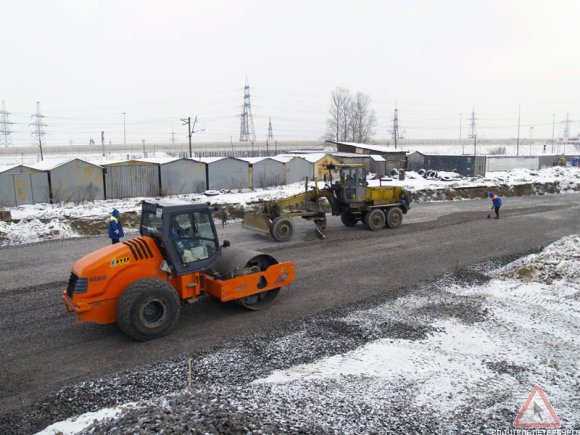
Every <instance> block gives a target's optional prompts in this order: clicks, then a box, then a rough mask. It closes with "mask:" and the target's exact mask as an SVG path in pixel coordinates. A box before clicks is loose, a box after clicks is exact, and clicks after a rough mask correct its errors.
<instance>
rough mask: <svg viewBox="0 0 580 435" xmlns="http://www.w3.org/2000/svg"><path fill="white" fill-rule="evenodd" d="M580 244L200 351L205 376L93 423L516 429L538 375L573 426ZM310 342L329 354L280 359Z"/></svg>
mask: <svg viewBox="0 0 580 435" xmlns="http://www.w3.org/2000/svg"><path fill="white" fill-rule="evenodd" d="M579 252H580V235H574V236H569V237H566V238H564V239H562V240H560V241H558V242H556V243H554V244H552V245H550V246H549V247H547V248H546V249H545V250H544V251H543V252H542V253H540V254H534V255H530V256H527V257H525V258H522V259H520V260H518V261H516V262H513V263H511V264H509V265H507V266H505V267H502V268H500V269H498V270H495V271H492V273H491V275H492V276H494V278H492V279H490V278H489V277H486V276H484V275H482V274H481V273H480V272H477V270H476V269H474V270H473V271H471V272H469V273H472V274H473V276H475V277H476V278H477V279H475V280H474V279H471V280H470V279H467V278H466V277H464V278H461V275H449V276H446V277H444V278H442V279H441V280H439V281H437V282H435V283H431V284H426V285H425V286H424V287H422V288H418V289H413V290H412V291H409V292H407V293H401V294H400V295H399V296H398V297H391V298H390V299H389V300H388V302H386V303H382V304H380V305H378V306H375V307H372V308H367V309H362V310H358V311H353V312H350V313H348V314H346V315H342V316H336V317H330V318H324V317H323V318H320V319H318V320H313V321H312V322H313V323H312V325H311V328H309V327H303V328H301V329H300V330H299V331H294V332H293V333H290V334H288V335H286V336H285V337H281V338H280V337H278V338H276V339H275V341H272V342H266V341H264V340H248V341H247V342H242V343H240V344H239V346H240V347H239V348H237V349H236V348H233V349H230V348H228V349H225V350H222V351H219V352H217V353H214V354H211V355H208V356H207V357H206V358H203V359H201V360H199V361H197V362H196V366H202V367H203V369H202V371H201V372H200V374H201V373H203V374H204V376H199V377H196V378H195V379H196V380H197V382H196V383H195V384H194V385H193V386H192V387H191V388H190V389H187V390H184V391H183V392H182V393H181V394H178V395H167V396H165V397H160V398H158V399H155V400H150V401H146V402H142V403H140V404H139V410H137V411H135V410H128V411H127V410H123V411H122V412H121V414H120V415H119V416H116V417H113V418H110V417H108V415H103V416H101V417H102V418H103V420H102V421H100V422H95V423H94V425H93V426H92V427H91V428H90V429H89V430H92V431H95V432H97V433H116V432H123V431H125V430H130V429H131V428H134V427H135V425H139V427H141V428H142V429H143V430H145V431H152V432H153V431H155V432H156V431H172V430H177V431H179V430H182V429H183V430H185V431H187V430H191V431H201V432H214V431H230V432H248V431H263V432H266V433H270V432H273V433H276V432H278V433H279V432H284V431H289V432H299V431H305V432H317V433H328V432H336V431H339V432H341V433H369V432H370V433H376V432H379V433H384V432H389V431H401V432H404V431H408V432H410V433H415V432H444V433H449V432H468V433H489V431H491V430H499V429H510V428H512V423H513V421H514V419H515V418H516V416H517V415H518V412H519V410H520V409H521V408H522V405H523V404H524V403H525V401H526V399H527V397H528V395H529V394H530V392H531V391H532V388H533V387H534V386H535V385H540V386H541V388H542V389H543V391H544V392H545V394H546V396H547V398H548V400H549V402H550V404H551V406H552V407H553V408H554V411H555V412H556V414H557V416H558V417H559V419H560V420H561V422H562V429H577V428H578V427H579V426H580V415H579V414H578V409H577V403H576V402H575V401H574V400H573V398H574V397H578V395H579V394H580V383H579V381H578V354H579V353H580V340H579V339H578V337H579V336H580V262H579V261H577V258H578V254H579ZM547 260H549V261H547ZM540 264H542V265H543V266H542V268H539V265H540ZM526 267H527V268H530V269H532V268H534V269H538V270H539V272H538V273H537V274H536V275H534V281H529V280H528V279H525V280H520V279H517V277H518V276H519V274H518V273H517V271H518V270H521V269H522V268H526ZM554 271H557V273H556V274H554ZM556 276H557V278H556ZM548 281H549V282H550V284H548ZM470 283H471V284H470ZM325 331H326V332H325ZM328 331H330V335H325V334H327V333H328ZM333 332H334V333H333ZM365 337H366V339H365ZM369 337H378V338H376V339H375V338H370V339H369ZM357 340H359V342H360V345H359V346H354V347H352V346H350V345H351V344H352V343H353V342H356V341H357ZM365 340H366V341H365ZM248 346H250V348H248ZM251 346H257V347H256V348H251ZM343 346H344V349H346V350H345V351H338V352H335V350H336V349H340V348H343ZM313 348H317V349H326V350H325V352H326V356H322V357H321V358H318V359H316V360H314V361H309V362H306V363H298V364H295V365H291V366H286V367H283V368H281V369H275V368H274V367H275V366H277V365H279V364H280V361H281V360H282V359H284V358H285V359H286V360H287V361H296V360H300V358H301V357H300V355H303V354H307V353H308V352H312V349H313ZM311 355H312V353H311ZM305 359H306V360H308V358H305ZM250 367H254V368H255V369H254V371H252V370H251V369H249V368H250ZM268 367H271V368H270V369H268ZM234 372H235V373H234ZM264 372H266V373H265V374H262V375H260V373H264ZM256 375H257V376H256ZM230 377H232V379H230ZM244 377H245V378H246V380H245V381H243V380H242V379H243V378H244ZM234 379H235V380H234ZM108 412H109V411H108ZM542 418H544V419H549V418H550V415H549V414H547V413H545V416H544V417H542ZM77 421H80V420H77ZM542 421H543V420H542ZM58 427H59V428H62V427H63V426H58ZM64 427H66V426H64ZM84 428H86V426H85V425H83V424H80V423H79V425H78V426H76V427H75V428H74V431H71V432H66V431H63V432H64V433H75V431H80V430H83V429H84ZM184 428H185V429H184ZM51 430H52V429H50V428H48V429H47V431H45V432H44V433H50V434H53V433H57V429H55V430H52V431H51ZM58 430H62V429H58Z"/></svg>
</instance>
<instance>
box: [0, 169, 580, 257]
mask: <svg viewBox="0 0 580 435" xmlns="http://www.w3.org/2000/svg"><path fill="white" fill-rule="evenodd" d="M439 175H440V178H444V180H441V179H425V178H423V177H421V176H420V175H418V174H417V173H416V172H407V174H406V177H405V180H402V181H400V180H398V179H390V181H379V180H372V179H369V184H370V185H371V186H378V185H379V184H382V185H396V186H403V187H404V188H405V189H408V190H409V191H411V192H412V193H413V196H414V200H415V201H421V199H422V198H421V194H422V193H423V192H427V191H432V190H434V189H438V190H445V191H449V190H458V189H465V188H467V189H469V188H477V187H481V188H484V187H485V188H489V190H493V189H494V188H496V187H503V188H505V187H506V186H507V187H510V188H513V187H514V186H518V185H524V184H530V183H540V184H549V183H558V184H559V189H560V191H563V192H565V191H574V190H576V189H579V188H580V187H579V186H580V170H578V168H573V167H552V168H545V169H541V170H537V171H531V170H528V169H513V170H510V171H506V172H491V173H488V174H487V176H486V177H479V178H465V177H459V176H458V175H457V174H453V173H443V172H441V173H439ZM319 184H320V187H323V183H319ZM304 188H305V186H304V184H301V183H294V184H291V185H286V186H276V187H270V188H264V189H243V190H235V191H222V192H220V193H219V195H217V196H205V195H203V194H189V195H178V196H175V197H174V198H180V199H185V200H191V201H205V202H211V203H212V204H214V205H219V206H221V205H236V206H237V205H239V206H242V207H247V206H251V204H252V203H254V202H257V201H259V200H268V199H275V198H283V197H286V196H289V195H294V194H296V193H300V192H303V191H304ZM484 196H485V194H484ZM144 199H146V198H127V199H123V200H103V201H92V202H86V203H62V204H35V205H23V206H19V207H8V208H6V209H7V210H9V211H10V213H11V215H12V219H14V220H17V221H18V222H11V223H8V222H0V246H7V245H15V244H22V243H32V242H38V241H42V240H51V239H63V238H73V237H82V236H84V235H86V234H82V233H79V232H78V231H76V230H75V229H74V226H72V225H71V223H72V221H73V220H87V221H89V222H90V221H101V222H102V223H106V222H107V219H108V217H109V216H110V213H111V212H112V210H113V209H114V208H116V209H118V210H120V211H121V217H122V216H123V213H127V212H134V213H139V212H140V209H141V201H142V200H144ZM126 230H128V231H129V232H130V231H137V228H136V227H131V226H128V227H127V226H126ZM103 234H104V232H103Z"/></svg>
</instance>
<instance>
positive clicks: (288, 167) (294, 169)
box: [272, 154, 311, 184]
mask: <svg viewBox="0 0 580 435" xmlns="http://www.w3.org/2000/svg"><path fill="white" fill-rule="evenodd" d="M272 158H273V159H274V160H277V161H279V162H282V163H284V178H283V182H284V184H292V183H297V182H299V181H302V180H304V178H306V177H310V173H311V169H310V166H311V165H310V163H309V162H307V161H306V160H305V159H304V158H302V157H298V156H292V155H282V154H281V155H278V156H275V157H272Z"/></svg>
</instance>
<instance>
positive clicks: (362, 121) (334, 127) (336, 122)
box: [326, 88, 377, 143]
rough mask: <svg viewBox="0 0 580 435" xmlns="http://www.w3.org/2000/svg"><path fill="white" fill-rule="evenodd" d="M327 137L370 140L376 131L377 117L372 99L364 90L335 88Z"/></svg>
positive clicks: (353, 140) (358, 140)
mask: <svg viewBox="0 0 580 435" xmlns="http://www.w3.org/2000/svg"><path fill="white" fill-rule="evenodd" d="M328 115H329V117H328V120H327V122H326V124H327V130H326V139H328V140H333V141H336V142H358V143H364V142H368V141H369V139H370V138H371V137H372V136H373V135H374V133H375V127H376V124H377V117H376V115H375V110H374V109H373V108H372V107H371V99H370V97H369V96H368V95H366V94H363V93H362V92H357V93H356V94H354V95H353V94H352V93H351V91H350V89H346V88H335V89H334V90H333V91H332V94H331V96H330V105H329V108H328Z"/></svg>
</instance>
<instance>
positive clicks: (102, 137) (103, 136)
mask: <svg viewBox="0 0 580 435" xmlns="http://www.w3.org/2000/svg"><path fill="white" fill-rule="evenodd" d="M101 148H102V149H103V157H105V132H104V131H102V130H101Z"/></svg>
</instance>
